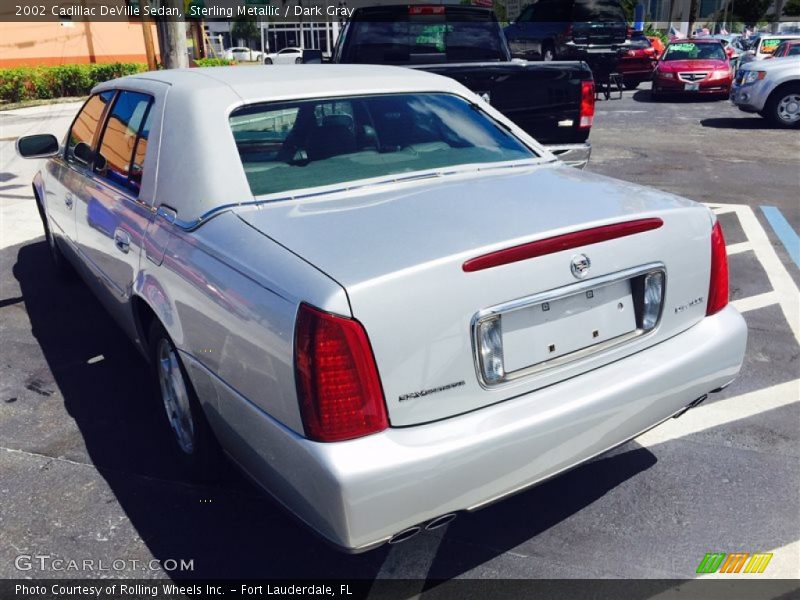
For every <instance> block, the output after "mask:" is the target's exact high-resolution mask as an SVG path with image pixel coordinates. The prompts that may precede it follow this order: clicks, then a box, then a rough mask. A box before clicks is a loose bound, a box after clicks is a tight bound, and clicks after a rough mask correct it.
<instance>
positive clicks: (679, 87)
mask: <svg viewBox="0 0 800 600" xmlns="http://www.w3.org/2000/svg"><path fill="white" fill-rule="evenodd" d="M732 78H733V70H732V69H731V65H730V62H729V61H728V57H727V56H726V55H725V50H724V49H723V48H722V44H720V43H719V40H715V39H713V38H692V39H681V40H677V41H674V42H670V44H669V45H668V46H667V47H666V49H665V50H664V54H663V56H662V57H661V60H659V61H658V65H657V66H656V69H655V71H654V72H653V88H652V92H651V93H652V97H653V98H660V97H661V96H663V95H664V94H690V95H698V94H712V95H715V96H717V97H719V98H720V99H722V98H727V97H728V95H729V93H730V89H731V81H732Z"/></svg>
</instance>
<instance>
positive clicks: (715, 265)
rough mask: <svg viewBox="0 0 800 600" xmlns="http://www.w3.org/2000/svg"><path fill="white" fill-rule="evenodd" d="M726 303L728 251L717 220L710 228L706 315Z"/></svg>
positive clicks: (719, 308) (714, 312) (714, 311)
mask: <svg viewBox="0 0 800 600" xmlns="http://www.w3.org/2000/svg"><path fill="white" fill-rule="evenodd" d="M727 305H728V252H727V251H726V250H725V237H724V236H723V235H722V227H720V224H719V221H717V222H716V223H714V228H713V229H712V230H711V281H710V283H709V286H708V305H707V306H706V315H707V316H709V315H713V314H716V313H718V312H719V311H721V310H722V309H723V308H725V307H726V306H727Z"/></svg>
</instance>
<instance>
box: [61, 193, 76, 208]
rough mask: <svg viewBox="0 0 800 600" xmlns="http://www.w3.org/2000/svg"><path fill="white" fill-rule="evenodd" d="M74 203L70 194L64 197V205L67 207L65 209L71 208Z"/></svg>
mask: <svg viewBox="0 0 800 600" xmlns="http://www.w3.org/2000/svg"><path fill="white" fill-rule="evenodd" d="M74 202H75V201H74V200H73V198H72V194H67V195H66V196H64V204H66V205H67V208H72V205H73V204H74Z"/></svg>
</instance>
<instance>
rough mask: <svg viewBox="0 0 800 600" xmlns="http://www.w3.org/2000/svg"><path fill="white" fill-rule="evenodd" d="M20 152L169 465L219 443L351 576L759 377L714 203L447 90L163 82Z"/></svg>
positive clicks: (49, 234) (356, 75) (299, 73)
mask: <svg viewBox="0 0 800 600" xmlns="http://www.w3.org/2000/svg"><path fill="white" fill-rule="evenodd" d="M18 150H19V152H20V153H21V154H22V155H23V156H27V157H31V158H33V157H42V158H47V160H46V161H45V162H44V163H43V164H42V168H41V171H39V173H38V174H37V175H36V177H35V179H34V182H33V185H34V190H35V193H36V201H37V203H38V206H39V208H40V211H41V215H42V220H43V222H44V228H45V233H46V238H47V242H48V244H49V246H50V250H51V253H52V255H53V258H54V260H55V261H56V264H57V265H58V266H59V267H61V268H62V269H63V270H65V271H69V269H70V266H69V265H71V267H74V269H76V270H77V271H78V272H79V273H80V274H81V275H82V276H83V278H84V279H85V281H86V282H87V283H88V285H90V286H91V287H92V289H93V290H94V291H95V292H96V294H97V296H98V297H99V298H100V299H101V300H102V302H103V303H104V304H105V306H106V307H107V309H108V310H109V311H110V312H111V313H112V314H113V315H114V316H115V317H116V319H117V320H118V321H119V323H120V325H121V326H122V327H123V328H124V330H125V331H126V332H127V333H128V335H129V336H130V337H131V338H132V339H133V340H134V341H135V343H136V345H137V346H138V347H139V349H140V350H141V351H142V353H143V354H144V355H145V356H147V357H148V358H149V360H150V362H151V363H152V365H153V371H154V377H156V378H157V381H158V383H159V389H160V395H161V398H160V400H161V402H163V405H164V408H165V411H164V414H165V417H166V418H165V419H164V422H165V425H166V423H169V425H170V426H171V428H172V430H173V431H174V434H175V436H174V437H175V440H176V442H177V443H176V446H177V450H176V451H177V452H179V453H180V454H181V455H182V456H184V457H185V458H186V459H187V461H188V462H189V463H190V465H191V466H192V468H195V469H198V470H199V471H201V472H202V471H203V470H204V469H206V468H208V465H211V464H214V463H215V462H216V461H215V460H214V457H215V456H216V453H217V451H218V450H219V449H220V448H221V449H222V450H223V451H224V452H225V453H226V454H227V455H228V456H229V457H230V458H231V459H232V460H233V461H234V462H235V463H236V464H237V465H238V466H239V467H240V468H241V469H243V470H244V471H245V472H246V473H248V474H249V475H250V476H251V477H252V479H253V480H255V481H256V482H258V483H259V484H260V485H261V486H262V487H263V488H264V489H265V490H266V491H267V492H269V493H270V494H272V495H273V496H274V497H275V498H277V500H278V501H279V502H281V503H282V504H283V505H285V506H286V507H287V508H288V509H289V510H290V511H292V512H293V513H294V514H295V515H296V516H297V517H298V518H299V519H300V520H302V521H303V522H305V523H306V524H308V525H309V526H310V527H311V528H313V529H314V530H315V531H317V532H318V533H319V534H321V535H322V536H323V537H324V538H326V539H327V540H329V541H331V542H333V543H334V544H336V545H338V546H340V547H342V548H344V549H346V550H347V551H350V552H359V551H364V550H367V549H370V548H373V547H375V546H377V545H380V544H382V543H385V542H389V541H393V542H397V541H401V540H404V539H408V538H409V537H411V536H413V535H414V534H415V533H417V532H418V531H420V530H421V529H423V528H428V529H433V528H435V527H438V526H442V525H444V524H445V523H447V522H448V521H450V520H451V519H453V518H454V517H455V516H456V515H457V514H459V513H461V512H464V511H474V510H476V509H479V508H481V507H483V506H486V505H487V504H489V503H492V502H495V501H497V500H500V499H502V498H504V497H506V496H509V495H511V494H514V493H516V492H519V491H520V490H523V489H525V488H527V487H529V486H532V485H534V484H536V483H538V482H541V481H543V480H545V479H547V478H549V477H552V476H554V475H557V474H558V473H561V472H563V471H565V470H567V469H570V468H572V467H574V466H576V465H578V464H580V463H582V462H584V461H586V460H589V459H591V458H592V457H594V456H597V455H599V454H601V453H603V452H606V451H607V450H609V449H611V448H614V447H615V446H618V445H619V444H622V443H623V442H625V441H627V440H630V439H631V438H634V437H636V436H637V435H639V434H640V433H642V432H644V431H646V430H648V429H650V428H651V427H654V426H655V425H657V424H659V423H661V422H662V421H664V420H666V419H669V418H670V417H673V416H676V415H679V414H681V413H682V412H683V411H685V410H687V409H688V408H690V407H692V406H694V405H695V404H697V403H699V402H700V401H702V400H703V399H705V398H706V395H707V394H708V393H710V392H713V391H718V390H719V389H721V388H723V387H724V386H726V385H728V384H729V383H730V382H731V381H732V380H733V379H734V378H735V377H736V376H737V374H738V372H739V369H740V367H741V364H742V359H743V355H744V349H745V342H746V337H747V333H746V327H745V324H744V321H743V319H742V317H741V316H740V315H739V313H738V312H736V310H735V309H734V308H733V307H732V306H730V305H728V273H727V258H726V253H725V242H724V239H723V236H722V231H721V229H720V225H719V223H718V222H717V221H716V219H715V217H714V215H713V214H712V213H711V212H710V211H709V210H708V209H707V208H705V207H703V206H701V205H699V204H696V203H694V202H691V201H689V200H686V199H683V198H679V197H676V196H674V195H671V194H667V193H664V192H660V191H657V190H653V189H648V188H644V187H641V186H638V185H634V184H630V183H624V182H621V181H616V180H613V179H609V178H606V177H602V176H599V175H594V174H591V173H585V172H581V171H579V170H576V169H574V168H571V167H568V166H565V165H564V164H563V163H560V162H559V161H558V160H556V159H555V157H554V156H553V155H551V154H549V153H548V152H547V151H546V150H545V149H544V148H543V147H542V146H541V145H539V144H538V143H537V142H536V141H535V140H533V139H531V138H530V137H529V136H527V135H526V134H525V133H524V132H523V131H522V130H521V129H520V128H518V127H517V126H516V125H514V124H513V123H512V122H511V121H509V120H508V119H506V118H505V117H503V116H502V115H501V114H500V113H498V112H497V111H496V110H494V109H493V108H492V107H491V106H490V105H489V104H487V103H486V102H484V101H482V100H481V98H480V97H478V96H477V95H475V94H473V93H472V92H470V91H469V90H467V89H466V88H464V87H463V86H461V85H460V84H458V83H457V82H455V81H454V80H452V79H449V78H444V77H440V76H436V75H432V74H428V73H424V72H419V71H413V70H406V69H401V68H394V67H378V66H349V65H347V66H343V65H342V66H340V65H318V66H316V65H301V66H292V67H281V66H275V67H273V68H269V69H264V68H263V67H237V68H232V67H231V68H228V67H223V68H210V69H191V70H175V71H158V72H153V73H145V74H141V75H136V76H131V77H125V78H122V79H118V80H115V81H110V82H107V83H104V84H102V85H99V86H98V87H97V88H96V89H95V90H94V92H93V93H92V95H91V97H90V98H89V99H88V100H87V102H86V104H85V105H84V107H83V108H82V110H81V111H80V113H79V114H78V116H77V118H76V119H75V121H74V123H73V124H72V127H71V128H70V131H69V133H68V134H67V136H66V138H65V139H64V140H63V142H62V143H61V144H59V143H58V141H57V140H56V139H55V138H54V137H52V136H47V135H44V136H31V137H26V138H20V139H19V141H18ZM218 464H219V463H218ZM221 464H225V463H224V462H223V463H221Z"/></svg>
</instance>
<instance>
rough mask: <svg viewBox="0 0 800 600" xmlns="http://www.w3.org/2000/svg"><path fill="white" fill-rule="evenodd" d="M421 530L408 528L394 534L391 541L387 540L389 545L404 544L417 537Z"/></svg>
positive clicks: (415, 527)
mask: <svg viewBox="0 0 800 600" xmlns="http://www.w3.org/2000/svg"><path fill="white" fill-rule="evenodd" d="M420 531H422V529H421V528H419V527H417V526H416V525H415V526H414V527H409V528H408V529H406V530H404V531H401V532H400V533H396V534H394V535H393V536H392V539H390V540H389V543H390V544H399V543H400V542H405V541H406V540H410V539H411V538H412V537H414V536H415V535H417V534H418V533H419V532H420Z"/></svg>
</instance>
